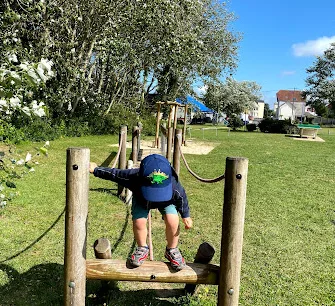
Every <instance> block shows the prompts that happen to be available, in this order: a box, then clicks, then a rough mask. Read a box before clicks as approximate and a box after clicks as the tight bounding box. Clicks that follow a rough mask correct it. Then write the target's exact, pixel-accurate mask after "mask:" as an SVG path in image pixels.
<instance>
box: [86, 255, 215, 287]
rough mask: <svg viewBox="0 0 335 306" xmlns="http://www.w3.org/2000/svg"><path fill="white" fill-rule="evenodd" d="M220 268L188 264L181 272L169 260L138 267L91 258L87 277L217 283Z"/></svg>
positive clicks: (112, 260)
mask: <svg viewBox="0 0 335 306" xmlns="http://www.w3.org/2000/svg"><path fill="white" fill-rule="evenodd" d="M219 270H220V267H219V266H217V265H212V264H200V263H188V264H187V266H186V267H185V268H184V269H183V270H181V271H178V272H176V271H174V270H173V269H172V268H171V266H170V263H166V262H162V261H146V262H145V263H143V265H142V266H140V267H138V268H132V267H130V266H129V265H128V264H127V262H126V260H116V259H89V260H87V261H86V277H87V279H100V280H117V281H138V282H160V283H185V284H209V285H218V279H219Z"/></svg>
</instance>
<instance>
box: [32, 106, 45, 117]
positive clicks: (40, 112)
mask: <svg viewBox="0 0 335 306" xmlns="http://www.w3.org/2000/svg"><path fill="white" fill-rule="evenodd" d="M34 114H35V115H36V116H38V117H43V116H45V115H46V114H45V111H44V109H43V108H39V109H35V110H34Z"/></svg>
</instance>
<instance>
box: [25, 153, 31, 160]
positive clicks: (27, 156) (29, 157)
mask: <svg viewBox="0 0 335 306" xmlns="http://www.w3.org/2000/svg"><path fill="white" fill-rule="evenodd" d="M30 160H31V154H30V153H29V152H28V153H27V155H26V159H25V162H28V161H30Z"/></svg>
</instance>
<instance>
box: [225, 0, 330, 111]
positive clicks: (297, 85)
mask: <svg viewBox="0 0 335 306" xmlns="http://www.w3.org/2000/svg"><path fill="white" fill-rule="evenodd" d="M228 9H229V11H230V12H234V14H235V15H236V17H237V18H238V19H237V20H236V21H234V22H232V24H231V29H232V30H233V31H234V32H240V33H241V34H242V40H241V41H240V43H239V62H238V68H237V70H236V71H235V72H234V73H233V78H234V79H235V80H237V81H255V82H256V83H257V84H259V85H260V86H261V87H262V89H261V94H262V99H263V100H264V101H265V103H268V104H269V105H270V108H271V109H273V103H274V102H276V92H277V91H279V90H281V89H285V90H302V89H304V88H305V87H306V84H305V79H306V78H307V76H308V75H307V73H306V69H307V68H309V67H310V66H312V65H313V62H314V61H315V60H316V56H317V55H322V54H323V51H324V50H326V49H327V48H329V46H330V43H331V42H335V14H334V12H335V0H318V1H314V0H291V1H288V0H230V2H229V3H228Z"/></svg>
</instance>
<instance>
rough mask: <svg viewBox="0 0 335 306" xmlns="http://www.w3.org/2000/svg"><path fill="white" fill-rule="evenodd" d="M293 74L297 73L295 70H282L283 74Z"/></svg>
mask: <svg viewBox="0 0 335 306" xmlns="http://www.w3.org/2000/svg"><path fill="white" fill-rule="evenodd" d="M293 74H295V71H293V70H286V71H282V72H281V75H283V76H286V75H293Z"/></svg>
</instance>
